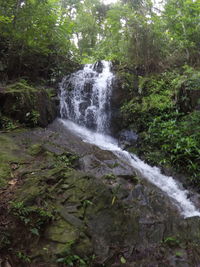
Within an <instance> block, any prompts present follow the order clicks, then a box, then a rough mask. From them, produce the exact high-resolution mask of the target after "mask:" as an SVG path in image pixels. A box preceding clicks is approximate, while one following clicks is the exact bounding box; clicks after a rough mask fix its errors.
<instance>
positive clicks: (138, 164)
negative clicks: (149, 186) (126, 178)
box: [60, 61, 200, 218]
mask: <svg viewBox="0 0 200 267" xmlns="http://www.w3.org/2000/svg"><path fill="white" fill-rule="evenodd" d="M95 67H96V66H95V64H94V65H92V64H88V65H85V67H84V69H83V70H80V71H78V72H75V73H74V74H72V75H71V76H70V77H65V78H64V79H63V81H62V83H61V86H60V113H61V117H62V119H61V123H63V125H64V126H65V127H67V128H68V129H69V130H70V131H72V132H73V133H74V134H76V135H78V136H80V137H81V138H82V139H83V141H85V142H88V143H91V144H95V145H97V146H99V147H100V148H101V149H104V150H110V151H112V152H113V153H114V154H115V155H117V156H118V157H119V158H121V159H125V160H126V161H127V163H129V164H130V165H131V166H132V167H133V169H136V170H137V171H138V172H139V173H140V175H141V176H142V177H144V178H146V179H147V180H149V181H150V182H151V183H153V184H154V185H156V186H157V187H159V188H160V189H161V190H163V191H164V192H165V193H166V194H167V195H168V196H169V197H170V198H171V199H172V200H173V203H174V204H175V205H176V206H177V207H178V209H179V210H180V213H181V214H182V215H183V216H184V217H185V218H187V217H193V216H200V212H199V211H198V210H197V209H196V208H195V206H194V204H193V203H192V202H191V201H190V200H189V199H188V198H187V196H188V191H187V190H183V189H182V188H181V187H180V185H179V183H177V182H176V181H175V179H174V178H173V177H169V176H165V175H163V174H162V173H161V171H160V169H159V168H157V167H151V166H149V165H148V164H146V163H145V162H143V161H142V160H140V159H139V158H138V157H137V156H136V155H134V154H131V153H128V152H127V151H125V150H122V149H121V148H120V147H119V146H118V144H117V141H116V140H115V139H114V138H112V137H111V136H108V135H106V133H109V120H110V99H111V94H112V86H111V85H112V79H113V78H114V75H113V74H112V73H111V71H110V63H108V62H106V61H102V68H103V69H102V72H101V73H99V72H97V70H95ZM88 98H89V99H88ZM83 103H84V104H83ZM82 106H84V108H82ZM63 118H64V119H63ZM66 119H68V120H66ZM88 128H92V129H93V130H91V129H88Z"/></svg>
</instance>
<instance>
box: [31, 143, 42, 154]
mask: <svg viewBox="0 0 200 267" xmlns="http://www.w3.org/2000/svg"><path fill="white" fill-rule="evenodd" d="M43 151H44V148H43V146H42V145H41V144H33V145H32V146H31V147H30V148H29V150H28V152H29V153H30V155H32V156H37V155H38V154H40V153H42V152H43Z"/></svg>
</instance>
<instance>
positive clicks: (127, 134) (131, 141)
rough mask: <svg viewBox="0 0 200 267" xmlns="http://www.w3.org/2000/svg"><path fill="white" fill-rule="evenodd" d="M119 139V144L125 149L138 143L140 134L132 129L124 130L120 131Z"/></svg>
mask: <svg viewBox="0 0 200 267" xmlns="http://www.w3.org/2000/svg"><path fill="white" fill-rule="evenodd" d="M118 140H119V145H120V146H121V147H122V148H123V149H124V148H127V147H129V146H133V145H136V144H137V142H138V135H137V134H136V133H135V132H133V131H131V130H122V131H120V132H119V139H118Z"/></svg>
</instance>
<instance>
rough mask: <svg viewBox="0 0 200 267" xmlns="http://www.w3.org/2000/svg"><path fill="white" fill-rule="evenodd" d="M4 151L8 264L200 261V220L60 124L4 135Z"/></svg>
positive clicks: (1, 213) (3, 246) (0, 245)
mask: <svg viewBox="0 0 200 267" xmlns="http://www.w3.org/2000/svg"><path fill="white" fill-rule="evenodd" d="M0 147H1V156H0V159H1V163H0V167H1V172H0V181H1V183H0V184H1V188H0V194H1V197H0V229H1V231H0V250H1V252H0V255H1V256H0V258H1V260H0V262H1V263H2V264H3V262H4V264H7V266H20V267H21V266H26V267H27V266H37V267H38V266H50V267H51V266H52V267H53V266H109V267H110V266H113V267H114V266H125V267H129V266H130V267H134V266H141V267H147V266H148V267H150V266H184V267H186V266H198V265H199V264H200V257H199V255H200V246H199V245H200V244H199V236H200V219H199V218H198V217H194V218H188V219H184V218H183V217H181V215H180V213H179V211H178V210H177V208H176V206H175V205H173V203H172V202H171V200H170V199H169V198H168V197H167V196H166V195H165V194H163V192H161V190H159V189H158V188H156V187H155V186H153V185H152V184H150V183H149V182H147V181H146V180H144V179H142V178H140V177H139V176H138V175H137V173H136V172H135V171H134V170H133V169H132V168H131V166H129V165H128V164H127V163H126V162H124V161H121V160H119V159H118V158H116V156H115V155H113V154H112V153H111V152H109V151H104V150H101V149H99V148H98V147H95V146H94V145H90V144H86V143H84V142H83V141H82V140H81V139H80V138H79V137H76V136H74V135H73V134H72V133H71V132H70V131H67V130H66V129H64V128H63V126H62V125H61V124H60V123H59V121H55V122H54V123H53V124H51V125H50V126H49V127H48V128H47V129H36V130H27V129H20V130H15V131H12V132H9V133H1V134H0Z"/></svg>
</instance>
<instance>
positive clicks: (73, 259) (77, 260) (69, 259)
mask: <svg viewBox="0 0 200 267" xmlns="http://www.w3.org/2000/svg"><path fill="white" fill-rule="evenodd" d="M57 262H58V263H64V264H66V265H67V266H77V264H78V266H80V267H86V266H88V264H87V262H86V261H85V260H84V259H82V258H81V257H79V256H78V255H67V256H65V257H63V258H59V259H58V260H57Z"/></svg>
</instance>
